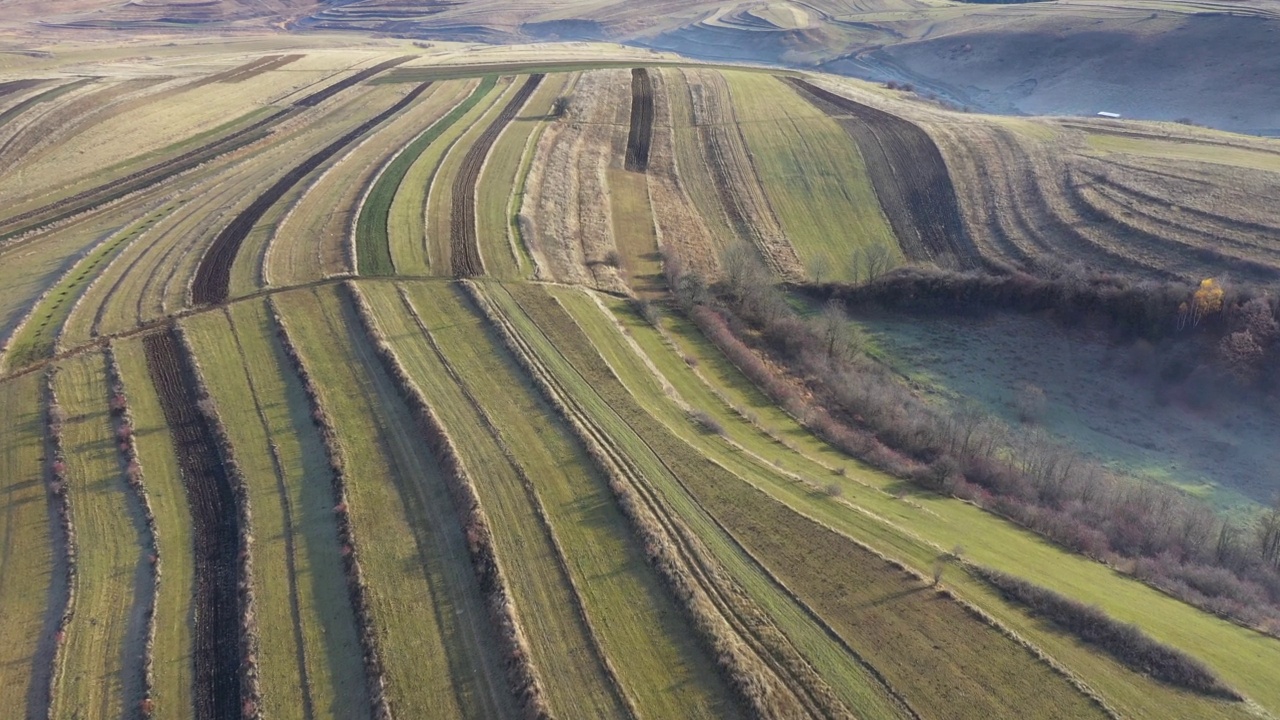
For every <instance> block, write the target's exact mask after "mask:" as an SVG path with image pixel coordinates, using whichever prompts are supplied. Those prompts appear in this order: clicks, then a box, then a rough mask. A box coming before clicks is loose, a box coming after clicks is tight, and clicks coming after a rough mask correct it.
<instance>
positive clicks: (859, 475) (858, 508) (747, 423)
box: [566, 298, 1240, 718]
mask: <svg viewBox="0 0 1280 720" xmlns="http://www.w3.org/2000/svg"><path fill="white" fill-rule="evenodd" d="M569 299H571V298H566V300H569ZM606 302H607V303H608V304H609V305H610V306H611V307H612V309H613V310H614V312H615V313H617V315H618V318H619V319H620V320H622V322H623V323H624V325H625V327H626V329H627V331H628V332H629V333H630V334H631V336H632V337H634V338H635V341H636V342H637V343H638V345H639V346H640V347H643V348H644V351H645V353H646V354H647V355H648V357H649V358H650V359H651V360H652V363H653V364H652V365H651V366H649V367H650V368H651V369H650V371H652V369H653V368H656V369H657V370H659V371H660V372H661V379H662V380H663V381H666V380H669V381H670V382H671V383H672V385H674V387H675V389H676V391H677V392H678V394H679V396H680V397H682V398H683V400H684V401H686V402H688V403H689V404H690V405H692V406H694V407H697V408H699V409H700V410H703V411H705V412H708V413H709V414H711V415H712V416H713V417H714V418H715V419H716V420H717V421H718V422H720V423H721V424H722V426H723V427H724V430H725V437H726V438H728V439H729V440H731V441H732V442H733V443H734V444H736V446H737V447H739V448H741V450H739V451H738V452H734V453H726V452H725V451H724V450H721V449H714V445H711V447H712V448H713V449H710V450H707V451H705V452H707V454H708V455H711V456H713V457H717V456H718V458H719V459H720V461H721V462H723V463H724V464H726V466H727V467H733V466H734V465H733V463H737V464H738V465H740V466H741V467H742V468H743V469H742V470H741V471H740V476H741V477H743V478H744V479H747V480H750V481H751V483H752V484H753V485H755V486H756V487H758V488H760V489H761V490H764V491H766V492H768V493H769V494H770V495H772V496H773V497H775V498H777V499H778V501H780V502H783V503H785V504H787V505H790V506H791V507H793V508H795V509H796V510H797V511H800V512H803V513H804V514H806V515H808V516H809V517H812V518H815V519H817V520H819V521H820V522H821V523H823V524H825V525H828V526H830V527H832V528H836V529H838V530H839V531H841V532H843V533H844V534H845V535H848V536H849V537H853V538H857V539H858V540H859V541H862V542H867V543H870V544H871V545H872V546H874V547H875V548H877V549H878V550H880V551H883V552H887V553H889V554H890V555H892V556H894V557H895V558H898V559H901V560H903V561H905V562H908V563H909V564H910V565H912V566H913V567H914V568H915V569H916V570H917V571H918V572H920V573H927V572H929V571H930V569H931V567H932V565H933V563H934V562H936V560H937V557H938V555H939V554H940V553H942V552H943V551H944V550H947V549H950V548H952V547H955V545H956V544H963V545H964V547H966V548H967V550H966V556H968V555H971V554H973V553H978V552H981V553H982V554H984V555H986V554H987V547H986V546H987V545H992V544H994V546H995V547H998V548H1000V549H1001V552H1002V553H1005V552H1007V553H1008V555H1010V556H1011V557H1019V558H1021V557H1022V555H1023V554H1024V553H1025V552H1031V551H1032V548H1031V547H1026V546H1023V547H1022V548H1021V549H1018V548H1016V547H1015V546H1017V545H1019V542H1020V541H1019V540H1017V537H1018V536H1020V535H1025V534H1024V533H1022V532H1020V531H1018V530H1017V529H1016V528H1011V527H1005V528H1003V529H1000V528H998V527H987V525H995V526H1000V525H1006V526H1007V524H1006V523H1004V522H1003V521H1001V520H999V519H996V518H992V517H991V516H989V515H986V514H985V513H982V512H981V511H976V512H975V513H974V515H973V516H969V514H968V512H967V511H974V510H976V509H974V508H972V507H970V506H968V505H964V504H962V503H957V502H955V501H954V500H950V499H944V498H939V497H936V496H926V495H919V494H911V495H910V496H908V497H906V498H903V497H899V496H895V495H894V494H893V493H894V492H897V491H899V489H900V488H901V484H900V481H897V480H896V479H894V478H891V477H888V476H884V475H882V474H880V473H877V472H874V471H870V470H868V469H867V468H866V467H865V466H863V465H861V464H860V463H858V462H857V461H854V460H852V459H850V458H848V457H847V456H844V455H842V454H840V453H839V452H837V451H835V450H834V449H833V448H831V447H830V446H829V445H826V444H825V443H823V442H822V441H821V440H819V439H818V438H815V437H814V436H813V435H811V434H809V433H808V431H807V430H805V429H803V428H801V427H799V426H798V425H797V424H796V423H795V422H794V421H793V420H791V419H790V417H788V416H787V415H785V413H784V412H783V411H782V410H781V409H780V408H778V407H777V406H776V405H774V404H772V403H771V402H770V401H769V400H768V399H767V398H764V397H762V396H760V395H759V393H758V392H757V391H756V390H755V388H754V387H753V386H751V385H750V384H749V383H747V382H746V381H745V379H744V378H742V376H741V375H740V374H738V371H737V370H736V369H735V368H733V366H732V365H729V364H728V362H727V361H726V360H725V359H724V357H723V356H722V355H719V353H718V352H717V351H716V350H715V348H714V346H711V345H710V344H709V343H708V341H706V340H705V339H704V338H703V337H702V336H701V335H699V334H698V333H697V331H696V330H695V329H693V328H692V327H690V326H689V325H688V324H687V322H685V321H683V320H682V319H680V318H679V317H678V316H669V317H668V318H667V319H666V320H665V321H664V328H665V329H666V331H668V332H669V335H668V338H670V340H668V339H664V338H663V337H662V336H660V335H659V334H658V333H657V332H655V331H654V330H653V328H652V327H651V326H649V325H648V324H647V323H646V322H645V321H644V320H643V319H641V318H639V317H638V316H636V315H635V314H634V313H632V312H631V311H630V310H628V309H626V308H625V307H623V305H622V304H621V303H619V302H616V301H613V300H606ZM572 306H576V305H571V307H572ZM588 313H589V308H584V309H583V312H582V313H581V316H582V317H588V318H589V317H591V315H590V314H588ZM584 325H585V323H584ZM670 342H675V343H676V345H674V346H673V345H671V344H669V343H670ZM684 358H689V359H691V360H692V361H693V363H692V365H693V367H692V368H691V364H690V363H688V362H686V361H685V359H684ZM693 368H696V369H693ZM708 381H710V382H712V383H713V385H714V392H713V391H712V389H711V386H708V385H707V384H706V383H707V382H708ZM645 396H650V397H654V398H656V397H657V395H654V394H652V393H648V394H642V395H641V396H639V397H645ZM726 401H731V402H732V406H730V405H727V404H726ZM659 402H662V401H661V400H659ZM675 415H679V413H675ZM766 429H768V432H767V433H766V432H765V430H766ZM707 440H708V441H714V439H713V438H707ZM744 451H745V453H748V454H749V455H750V456H751V457H754V458H759V462H752V461H749V460H747V459H745V458H743V457H742V456H743V454H744ZM764 463H767V465H768V471H767V472H762V471H760V469H759V468H758V466H759V465H763V464H764ZM753 465H756V466H757V468H756V469H752V466H753ZM837 469H839V472H837ZM831 485H834V486H836V487H838V488H839V489H840V498H839V499H836V498H833V497H832V496H831V495H829V494H828V493H827V492H826V490H825V488H826V487H828V486H831ZM926 498H930V499H928V500H926ZM921 500H925V501H926V502H927V505H928V507H927V508H926V507H924V506H923V505H922V504H921V503H920V502H917V501H921ZM953 509H954V510H963V511H966V512H962V513H961V514H962V515H964V516H965V518H966V519H964V520H960V519H959V518H956V519H954V520H953V519H952V517H951V515H953V514H954V512H953ZM952 526H954V528H955V529H957V530H960V531H962V532H963V538H961V537H959V536H957V535H948V536H946V537H937V539H936V540H934V542H933V544H930V543H929V542H927V541H926V540H924V539H922V537H928V536H936V535H937V532H938V530H939V529H941V528H944V527H947V528H950V527H952ZM977 526H982V528H983V529H981V530H978V529H974V528H976V527H977ZM1010 531H1012V532H1010ZM917 533H919V534H917ZM1006 533H1007V534H1006ZM995 535H1000V540H998V541H990V542H988V541H987V540H985V539H984V536H992V537H994V536H995ZM944 543H946V544H944ZM1032 545H1033V546H1040V545H1042V543H1041V542H1039V541H1038V540H1036V541H1033V543H1032ZM1064 557H1071V556H1067V555H1065V554H1064ZM1041 561H1043V562H1047V561H1044V560H1043V559H1042V560H1041ZM1080 561H1081V562H1087V561H1083V560H1082V559H1081V560H1080ZM1053 566H1054V565H1053V563H1050V565H1049V567H1053ZM1044 569H1045V568H1044V567H1042V570H1044ZM946 584H947V585H948V586H951V588H952V590H953V592H955V591H959V594H960V595H961V596H962V597H964V598H967V599H972V600H974V601H978V602H980V604H981V606H982V608H983V609H984V610H985V611H987V612H990V613H991V614H992V615H994V616H996V617H998V618H999V620H1000V621H1001V622H1002V623H1004V624H1005V625H1006V626H1007V627H1011V628H1014V629H1015V630H1016V631H1017V632H1018V633H1019V634H1021V635H1023V636H1024V637H1028V638H1031V639H1032V641H1033V642H1035V643H1036V645H1037V646H1040V647H1042V648H1043V649H1044V650H1046V651H1047V652H1049V653H1050V654H1051V656H1052V657H1053V658H1054V659H1056V660H1058V661H1059V662H1061V663H1063V664H1065V665H1066V666H1067V667H1068V668H1070V670H1071V671H1072V672H1074V673H1076V674H1078V675H1079V676H1081V677H1082V679H1084V680H1085V681H1086V682H1087V683H1088V684H1089V686H1090V687H1091V688H1093V689H1094V690H1096V691H1099V692H1102V693H1103V695H1104V697H1105V698H1106V699H1107V701H1108V702H1109V703H1110V704H1112V705H1113V706H1115V707H1117V708H1119V709H1120V712H1121V713H1122V714H1124V715H1137V716H1142V715H1146V714H1150V713H1156V714H1160V713H1167V712H1169V711H1168V710H1167V709H1164V710H1161V708H1167V707H1168V706H1169V704H1170V703H1173V704H1174V705H1175V706H1177V707H1179V709H1180V710H1181V712H1180V714H1179V715H1178V716H1179V717H1186V718H1195V717H1229V716H1232V715H1233V714H1234V713H1238V712H1240V708H1239V707H1238V706H1237V707H1236V708H1232V707H1231V706H1230V704H1228V703H1219V702H1211V701H1206V700H1205V699H1204V698H1200V697H1196V696H1194V695H1187V694H1186V693H1181V692H1179V691H1177V690H1175V689H1172V688H1169V687H1167V686H1164V685H1161V684H1159V683H1155V682H1152V681H1151V680H1149V679H1147V678H1145V677H1141V676H1138V675H1135V674H1133V673H1131V672H1129V671H1127V670H1125V669H1123V668H1122V667H1121V666H1119V665H1118V664H1115V663H1112V662H1110V661H1108V660H1106V659H1100V657H1099V656H1098V655H1097V654H1096V653H1094V652H1091V651H1090V650H1089V649H1088V648H1087V647H1083V646H1081V645H1080V644H1079V643H1076V642H1075V641H1074V640H1073V639H1072V638H1069V637H1067V636H1064V635H1062V634H1060V633H1056V632H1053V631H1048V632H1046V630H1045V628H1043V627H1042V626H1039V625H1038V624H1037V622H1036V621H1034V620H1029V619H1028V618H1027V617H1026V616H1025V615H1023V614H1022V613H1021V612H1020V611H1019V610H1017V609H1015V608H1012V607H1011V606H1009V605H1007V604H1006V603H1004V602H1002V601H1001V600H999V599H998V598H996V597H995V596H993V595H992V594H990V593H989V592H986V591H985V590H984V588H983V587H982V585H981V583H975V582H973V581H971V580H970V579H969V578H968V576H966V575H963V574H960V575H957V576H954V577H953V576H952V575H948V576H947V581H946ZM1112 599H1113V601H1114V599H1115V596H1114V595H1113V596H1112ZM1175 696H1177V697H1185V699H1184V700H1174V699H1173V698H1174V697H1175Z"/></svg>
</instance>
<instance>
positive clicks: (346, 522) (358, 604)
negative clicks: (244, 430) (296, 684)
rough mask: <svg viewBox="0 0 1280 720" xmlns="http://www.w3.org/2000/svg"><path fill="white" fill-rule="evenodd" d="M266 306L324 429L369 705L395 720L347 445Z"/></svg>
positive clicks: (378, 717)
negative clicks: (354, 515) (355, 520)
mask: <svg viewBox="0 0 1280 720" xmlns="http://www.w3.org/2000/svg"><path fill="white" fill-rule="evenodd" d="M267 306H268V307H269V309H270V311H271V319H272V322H273V323H274V324H275V327H276V337H278V338H279V340H280V345H281V347H282V348H283V349H284V354H285V356H286V357H288V358H289V363H290V364H291V365H292V366H293V370H294V372H295V373H297V375H298V379H299V380H300V381H301V383H302V390H303V392H304V393H306V396H307V401H308V402H309V404H310V405H311V421H312V423H313V424H315V426H316V428H317V429H318V430H319V431H320V437H321V439H322V440H323V441H324V449H325V456H326V458H327V459H328V461H329V469H330V471H331V472H332V474H333V476H332V486H333V499H334V509H333V512H334V517H335V520H336V525H337V530H338V542H339V543H340V544H341V551H340V553H341V556H342V569H343V575H344V576H345V577H346V580H347V597H348V600H349V601H350V603H351V609H352V611H353V613H354V614H355V620H356V625H357V626H358V628H359V635H360V650H361V654H362V656H363V658H364V672H365V687H366V690H367V692H368V693H369V703H370V707H371V711H372V714H373V718H374V720H391V719H392V717H393V716H392V712H391V704H390V700H389V699H388V698H387V681H386V675H385V671H384V669H383V667H382V651H381V649H380V647H379V643H378V634H377V630H376V629H375V628H376V625H375V624H374V621H373V612H372V610H371V608H370V605H369V589H368V585H367V584H365V580H364V573H363V571H362V569H361V567H360V547H359V544H358V543H357V542H356V535H355V527H354V526H353V525H352V522H351V511H350V507H351V506H350V505H349V503H348V500H347V469H346V468H347V462H346V456H345V454H344V453H343V450H342V443H341V440H340V439H339V438H338V431H337V429H336V426H335V425H334V423H333V419H332V418H331V417H329V411H328V410H326V409H325V407H324V403H323V402H321V399H320V398H321V395H320V389H319V386H318V385H316V382H315V379H314V378H313V377H312V375H311V372H310V370H308V369H307V365H306V363H305V362H304V361H303V359H302V355H301V354H300V353H299V352H298V348H297V346H296V345H294V343H293V338H292V337H290V336H289V330H288V327H287V326H286V325H285V322H284V318H283V317H282V316H281V315H280V310H279V308H278V307H277V306H276V302H275V298H274V297H268V298H267Z"/></svg>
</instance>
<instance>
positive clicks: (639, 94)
mask: <svg viewBox="0 0 1280 720" xmlns="http://www.w3.org/2000/svg"><path fill="white" fill-rule="evenodd" d="M652 143H653V82H652V81H651V80H650V79H649V71H648V70H646V69H644V68H633V69H632V70H631V126H630V130H629V131H628V135H627V157H626V160H625V163H626V169H627V170H628V171H629V172H641V173H642V172H646V171H647V170H648V169H649V148H650V146H651V145H652Z"/></svg>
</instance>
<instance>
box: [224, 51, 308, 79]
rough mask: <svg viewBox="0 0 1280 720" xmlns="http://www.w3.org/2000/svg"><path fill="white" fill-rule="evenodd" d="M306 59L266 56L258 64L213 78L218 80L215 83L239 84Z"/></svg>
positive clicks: (289, 56)
mask: <svg viewBox="0 0 1280 720" xmlns="http://www.w3.org/2000/svg"><path fill="white" fill-rule="evenodd" d="M304 57H306V55H266V56H263V57H261V58H258V60H257V61H256V62H251V63H249V64H247V65H241V66H240V67H238V68H233V69H232V70H229V71H227V72H224V73H219V74H218V75H215V76H213V77H215V78H217V79H216V80H214V82H223V83H238V82H244V81H245V80H248V79H249V78H252V77H257V76H258V75H261V74H262V73H265V72H271V71H272V70H278V69H280V68H282V67H284V66H285V65H288V64H289V63H291V62H296V61H298V60H301V59H302V58H304Z"/></svg>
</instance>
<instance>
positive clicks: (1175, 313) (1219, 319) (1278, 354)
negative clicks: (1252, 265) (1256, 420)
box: [801, 267, 1280, 390]
mask: <svg viewBox="0 0 1280 720" xmlns="http://www.w3.org/2000/svg"><path fill="white" fill-rule="evenodd" d="M801 290H802V292H804V293H806V294H808V295H810V296H811V297H816V298H820V299H832V298H834V299H839V300H841V301H843V302H846V303H849V304H850V305H855V304H856V305H868V304H872V305H876V306H879V307H884V308H890V309H895V310H906V311H912V312H930V313H942V314H955V313H986V312H993V311H1010V310H1012V311H1017V312H1023V313H1032V312H1037V313H1039V312H1043V313H1048V314H1050V315H1051V316H1052V317H1054V318H1055V319H1057V320H1058V321H1059V322H1062V323H1065V324H1068V325H1079V324H1083V323H1089V324H1092V325H1095V326H1102V327H1105V328H1107V329H1110V330H1112V331H1114V332H1115V334H1116V335H1117V338H1118V339H1119V340H1121V341H1135V340H1143V341H1147V342H1153V343H1162V344H1163V346H1164V348H1166V349H1168V350H1170V351H1171V352H1168V353H1164V354H1165V355H1167V362H1166V364H1165V366H1164V368H1162V371H1161V375H1162V377H1164V378H1165V379H1166V380H1169V381H1181V380H1184V379H1186V378H1187V377H1189V376H1190V375H1191V374H1193V373H1195V372H1197V371H1200V372H1201V373H1202V374H1203V373H1204V372H1206V371H1216V372H1218V373H1221V374H1224V375H1229V376H1231V377H1234V378H1235V379H1236V380H1238V381H1242V382H1243V384H1245V385H1248V386H1253V385H1260V386H1262V387H1263V388H1264V389H1267V390H1274V389H1276V382H1277V380H1278V378H1277V371H1280V295H1277V294H1275V293H1273V292H1270V289H1268V288H1263V287H1258V286H1253V285H1241V284H1236V283H1231V282H1222V281H1219V280H1217V279H1206V280H1204V281H1202V282H1201V283H1200V284H1199V285H1195V284H1189V283H1177V282H1163V283H1157V282H1151V281H1133V280H1130V279H1127V278H1124V277H1121V276H1116V275H1110V274H1098V273H1094V274H1085V273H1081V272H1076V271H1074V270H1072V269H1071V268H1060V269H1058V270H1057V271H1055V272H1050V273H1047V274H1045V275H1028V274H1025V273H1017V272H1014V273H1007V274H992V273H985V272H964V273H962V272H953V271H948V270H940V269H937V268H923V267H909V268H900V269H898V270H895V271H893V272H890V273H886V274H884V275H881V276H879V277H877V278H875V279H873V280H872V281H870V282H868V283H865V284H863V285H856V286H854V285H841V284H833V283H828V284H824V285H817V286H810V287H806V288H801Z"/></svg>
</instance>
